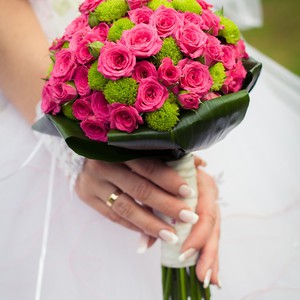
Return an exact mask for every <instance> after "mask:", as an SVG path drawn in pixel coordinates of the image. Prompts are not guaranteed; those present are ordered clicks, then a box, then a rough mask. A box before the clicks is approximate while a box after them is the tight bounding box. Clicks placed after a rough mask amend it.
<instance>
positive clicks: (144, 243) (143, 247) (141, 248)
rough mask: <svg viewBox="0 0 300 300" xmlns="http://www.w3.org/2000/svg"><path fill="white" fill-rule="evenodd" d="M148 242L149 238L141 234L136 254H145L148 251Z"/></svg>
mask: <svg viewBox="0 0 300 300" xmlns="http://www.w3.org/2000/svg"><path fill="white" fill-rule="evenodd" d="M148 242H149V236H148V235H146V234H144V233H141V236H140V240H139V244H138V247H137V249H136V253H138V254H143V253H145V252H146V251H147V249H148Z"/></svg>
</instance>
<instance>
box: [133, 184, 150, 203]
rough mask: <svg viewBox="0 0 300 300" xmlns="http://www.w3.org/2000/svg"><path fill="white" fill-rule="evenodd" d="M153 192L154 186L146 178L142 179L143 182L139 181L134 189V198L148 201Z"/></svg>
mask: <svg viewBox="0 0 300 300" xmlns="http://www.w3.org/2000/svg"><path fill="white" fill-rule="evenodd" d="M151 194H152V186H151V184H150V183H149V182H147V181H146V180H142V181H141V182H139V183H137V184H136V185H135V187H134V190H133V196H134V198H136V199H138V200H140V201H142V202H144V203H147V202H148V201H149V199H150V198H151Z"/></svg>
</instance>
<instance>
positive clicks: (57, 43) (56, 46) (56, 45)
mask: <svg viewBox="0 0 300 300" xmlns="http://www.w3.org/2000/svg"><path fill="white" fill-rule="evenodd" d="M65 42H66V39H65V37H64V36H63V37H62V38H60V39H55V40H54V41H53V42H52V44H51V46H50V48H49V50H50V51H54V52H57V51H60V50H61V49H62V47H63V45H64V43H65Z"/></svg>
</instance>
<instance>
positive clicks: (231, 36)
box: [219, 17, 240, 44]
mask: <svg viewBox="0 0 300 300" xmlns="http://www.w3.org/2000/svg"><path fill="white" fill-rule="evenodd" d="M220 19H221V25H223V26H224V29H221V30H220V32H219V35H220V36H222V37H224V38H225V40H226V42H227V43H228V44H236V43H237V42H238V41H239V39H240V30H239V28H238V26H237V25H236V24H235V23H234V22H233V21H232V20H230V19H228V18H226V17H220Z"/></svg>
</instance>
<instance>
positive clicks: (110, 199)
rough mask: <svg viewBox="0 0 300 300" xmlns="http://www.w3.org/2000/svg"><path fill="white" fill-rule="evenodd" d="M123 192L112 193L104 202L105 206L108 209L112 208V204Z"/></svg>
mask: <svg viewBox="0 0 300 300" xmlns="http://www.w3.org/2000/svg"><path fill="white" fill-rule="evenodd" d="M122 193H123V192H122V191H120V190H119V189H118V190H116V191H115V192H114V193H112V194H111V195H110V196H109V198H108V199H107V201H106V205H107V206H108V207H112V205H113V204H114V202H115V201H116V200H117V199H118V198H119V196H120V195H121V194H122Z"/></svg>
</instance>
